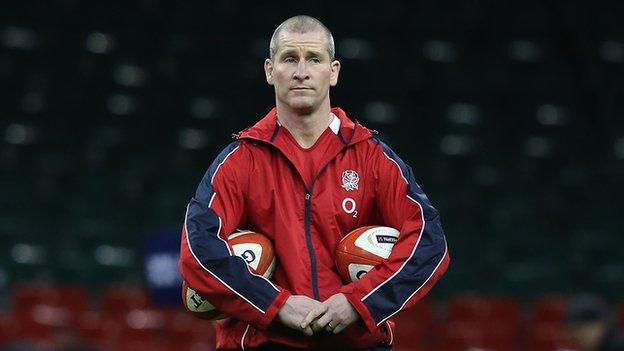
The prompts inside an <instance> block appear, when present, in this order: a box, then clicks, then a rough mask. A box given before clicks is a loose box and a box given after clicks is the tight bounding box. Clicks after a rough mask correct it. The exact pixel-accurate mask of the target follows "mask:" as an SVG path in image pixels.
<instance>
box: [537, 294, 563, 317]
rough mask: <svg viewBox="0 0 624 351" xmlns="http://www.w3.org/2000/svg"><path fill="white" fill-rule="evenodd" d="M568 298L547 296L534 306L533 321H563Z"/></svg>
mask: <svg viewBox="0 0 624 351" xmlns="http://www.w3.org/2000/svg"><path fill="white" fill-rule="evenodd" d="M567 307H568V300H567V299H566V298H563V297H555V296H550V297H545V298H542V299H540V300H538V301H537V302H535V304H534V306H533V316H532V319H533V322H534V323H541V322H549V323H563V322H564V317H565V311H566V309H567Z"/></svg>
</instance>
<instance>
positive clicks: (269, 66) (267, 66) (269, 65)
mask: <svg viewBox="0 0 624 351" xmlns="http://www.w3.org/2000/svg"><path fill="white" fill-rule="evenodd" d="M264 74H265V75H266V80H267V83H269V85H273V82H274V80H273V61H271V59H266V60H264Z"/></svg>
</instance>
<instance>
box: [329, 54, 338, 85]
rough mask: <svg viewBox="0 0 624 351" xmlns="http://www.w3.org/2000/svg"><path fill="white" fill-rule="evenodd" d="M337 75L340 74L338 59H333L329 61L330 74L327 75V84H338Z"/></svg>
mask: <svg viewBox="0 0 624 351" xmlns="http://www.w3.org/2000/svg"><path fill="white" fill-rule="evenodd" d="M338 75H340V61H338V60H334V61H332V63H331V74H330V76H329V85H331V86H332V87H335V86H336V84H338Z"/></svg>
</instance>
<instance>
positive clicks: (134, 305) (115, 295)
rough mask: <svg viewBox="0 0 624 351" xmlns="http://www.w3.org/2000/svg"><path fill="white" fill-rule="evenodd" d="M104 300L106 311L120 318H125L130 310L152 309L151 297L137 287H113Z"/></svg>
mask: <svg viewBox="0 0 624 351" xmlns="http://www.w3.org/2000/svg"><path fill="white" fill-rule="evenodd" d="M102 300H103V301H102V305H103V309H104V311H105V312H106V313H109V314H111V315H114V316H116V317H118V318H123V316H125V315H126V313H128V311H130V310H134V309H146V308H150V299H149V295H148V294H147V292H146V291H145V290H143V289H141V288H137V287H128V286H111V287H109V288H108V289H107V290H106V291H105V292H104V296H103V298H102Z"/></svg>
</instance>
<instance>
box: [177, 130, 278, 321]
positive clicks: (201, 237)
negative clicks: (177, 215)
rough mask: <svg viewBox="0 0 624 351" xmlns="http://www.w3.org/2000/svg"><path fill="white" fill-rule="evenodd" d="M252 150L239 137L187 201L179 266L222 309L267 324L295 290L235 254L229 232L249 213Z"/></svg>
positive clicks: (194, 284) (247, 319) (193, 283)
mask: <svg viewBox="0 0 624 351" xmlns="http://www.w3.org/2000/svg"><path fill="white" fill-rule="evenodd" d="M250 166H251V155H250V154H249V150H248V149H246V148H245V147H244V145H241V143H239V142H238V141H236V142H233V143H232V144H230V145H229V146H227V147H226V148H225V149H224V150H223V151H222V152H221V153H220V154H219V155H218V156H217V158H216V159H215V160H214V162H213V163H212V165H211V166H210V167H209V168H208V171H207V172H206V174H205V175H204V177H203V179H202V181H201V183H200V184H199V186H198V188H197V191H196V193H195V196H194V197H193V198H192V199H191V200H190V203H189V204H188V206H187V210H186V216H185V219H184V226H183V228H182V237H181V245H180V246H181V248H180V261H179V268H180V272H181V273H182V276H183V278H184V279H185V280H186V282H187V283H188V284H189V286H191V287H193V289H194V290H196V291H197V292H199V293H200V294H201V295H202V296H203V297H204V298H205V299H206V300H207V301H209V302H210V303H211V304H213V305H214V306H215V307H216V308H217V309H219V310H220V311H223V312H225V313H227V314H229V315H231V316H233V317H235V318H237V319H240V320H243V321H246V322H248V323H252V324H253V325H255V326H257V327H259V328H266V327H267V326H268V325H269V323H271V320H272V319H273V318H274V317H275V315H276V314H277V312H278V311H279V309H280V308H281V307H282V305H283V304H284V303H285V302H286V299H287V298H288V296H289V295H290V293H289V292H288V291H287V290H284V289H282V288H280V287H278V286H276V285H275V284H273V283H272V282H271V281H269V280H268V279H266V278H264V277H263V276H261V275H258V274H255V273H253V272H252V271H251V269H250V268H249V266H248V265H247V264H246V263H245V261H244V260H243V259H242V258H240V257H238V256H235V255H233V253H232V250H231V249H230V247H229V245H228V244H227V237H228V235H229V234H230V233H232V232H233V231H234V230H235V229H236V227H237V226H238V225H239V222H240V221H241V218H244V209H245V196H244V192H245V189H246V187H247V184H248V181H249V170H250Z"/></svg>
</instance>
